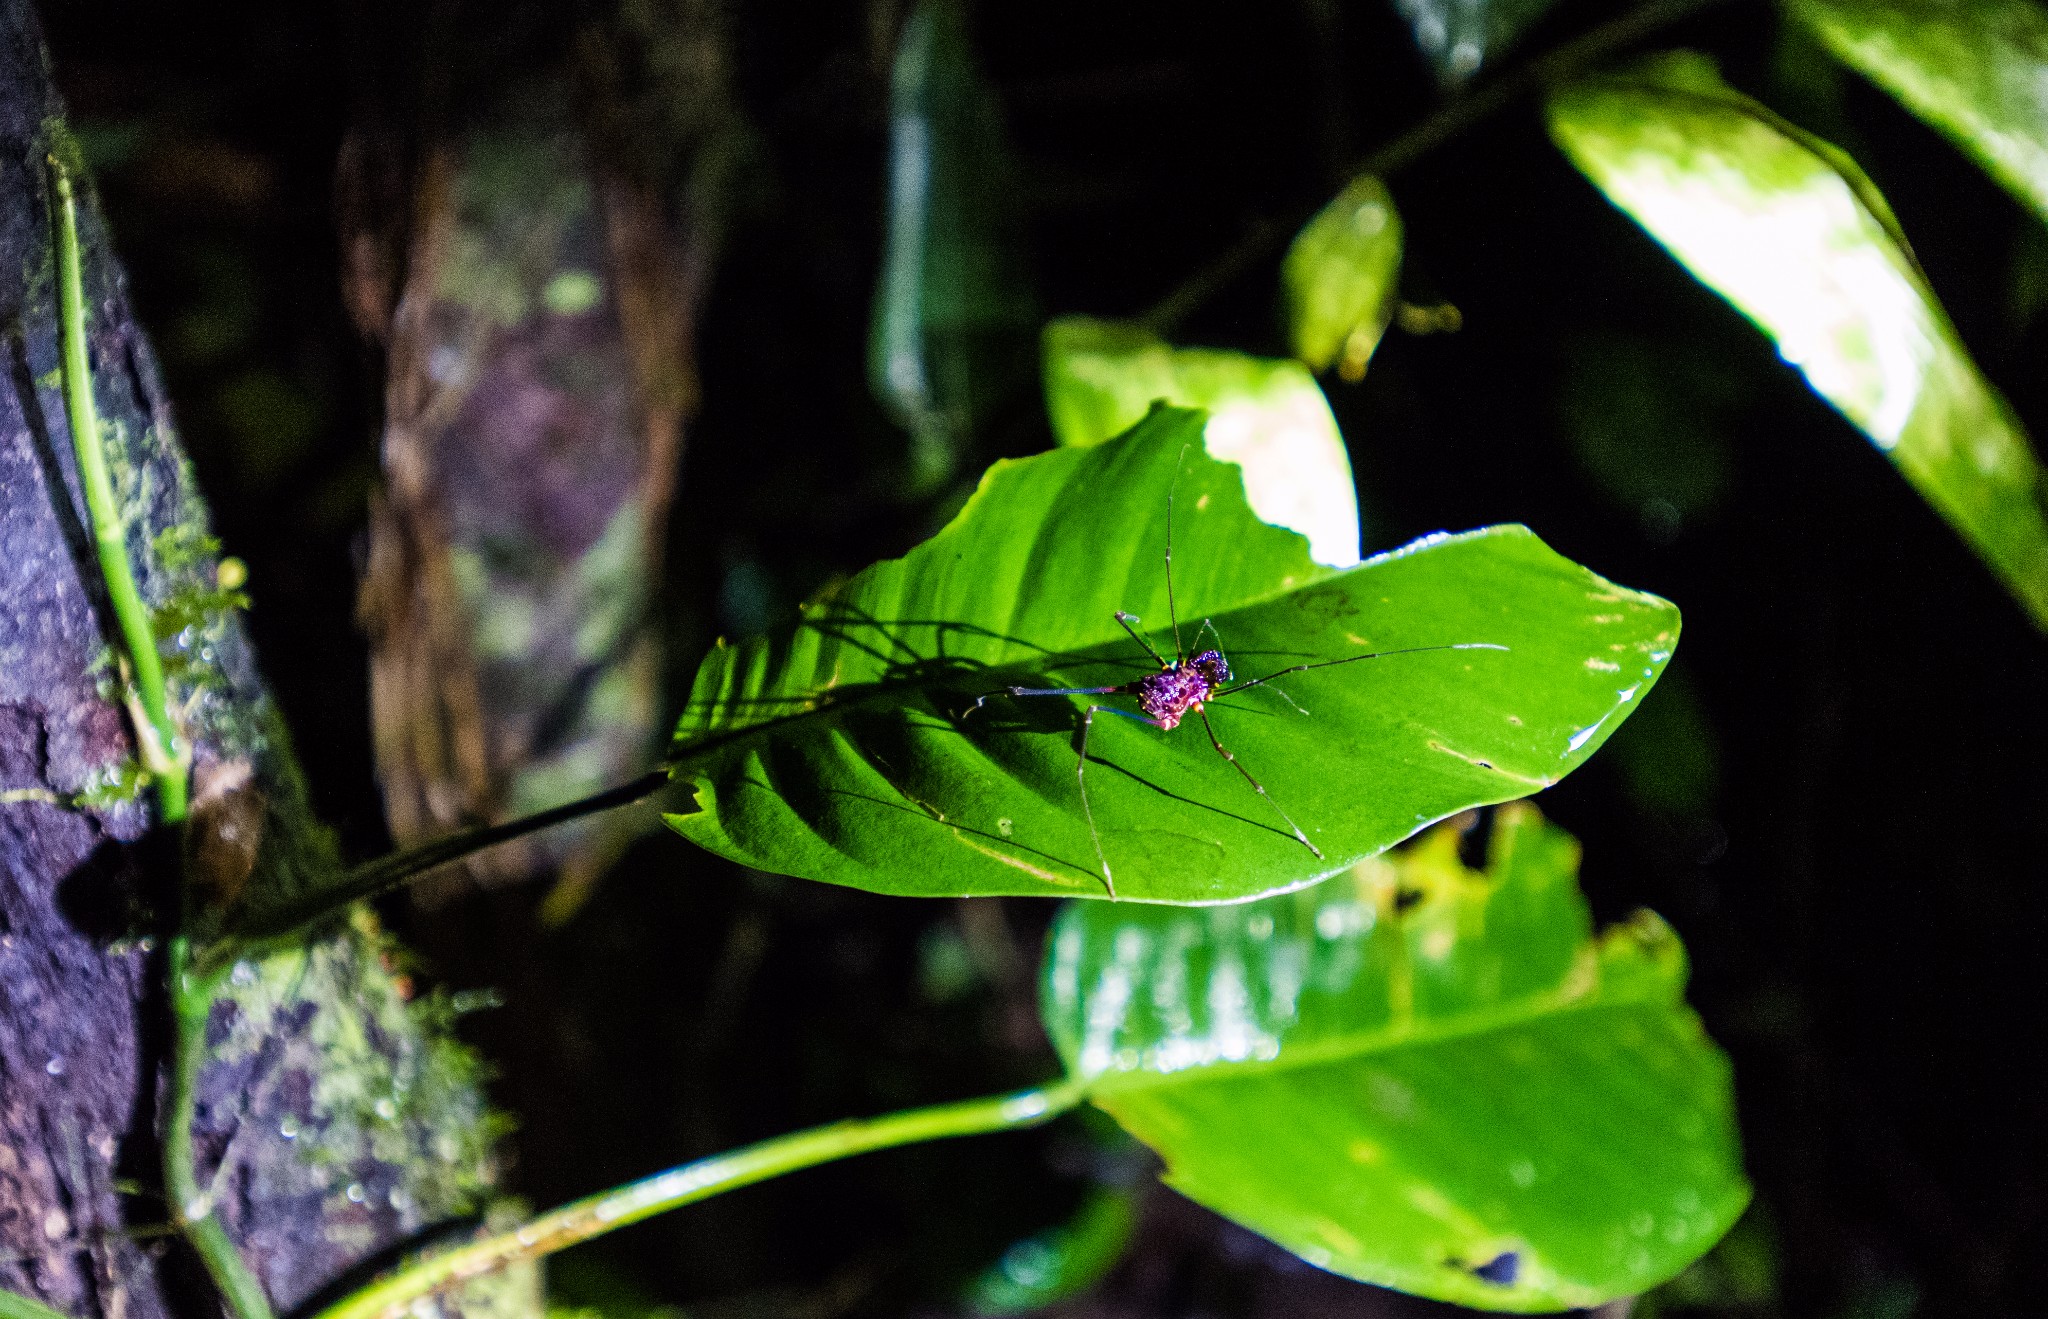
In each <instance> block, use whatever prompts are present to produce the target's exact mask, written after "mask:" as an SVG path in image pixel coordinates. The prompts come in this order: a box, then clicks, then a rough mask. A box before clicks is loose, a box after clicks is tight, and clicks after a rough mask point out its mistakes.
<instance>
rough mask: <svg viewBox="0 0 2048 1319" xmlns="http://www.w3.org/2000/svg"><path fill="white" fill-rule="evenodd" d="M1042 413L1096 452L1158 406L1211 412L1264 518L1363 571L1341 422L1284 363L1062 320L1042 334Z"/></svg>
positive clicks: (1213, 438)
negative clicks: (1358, 565) (1094, 446)
mask: <svg viewBox="0 0 2048 1319" xmlns="http://www.w3.org/2000/svg"><path fill="white" fill-rule="evenodd" d="M1043 344H1044V354H1045V406H1046V411H1047V413H1048V414H1049V415H1050V416H1051V418H1052V429H1053V434H1054V435H1055V436H1057V437H1058V439H1059V442H1060V443H1061V444H1063V445H1069V446H1086V445H1090V444H1100V443H1102V441H1104V440H1107V439H1109V438H1111V437H1112V436H1117V435H1121V434H1123V433H1124V432H1125V431H1127V430H1129V429H1130V428H1131V427H1133V426H1135V425H1137V424H1138V423H1139V422H1140V421H1142V420H1144V418H1145V414H1146V413H1148V412H1150V411H1151V410H1152V405H1153V404H1154V403H1156V402H1158V401H1159V400H1161V399H1164V400H1165V401H1166V402H1168V403H1172V404H1175V405H1177V406H1180V407H1188V408H1201V409H1202V410H1203V411H1205V412H1207V413H1208V414H1209V424H1208V426H1207V428H1206V429H1205V430H1204V431H1203V441H1204V442H1205V443H1206V444H1207V445H1208V448H1209V453H1210V455H1211V456H1212V457H1216V458H1221V459H1222V460H1223V461H1225V462H1231V463H1236V464H1238V465H1239V466H1240V467H1242V468H1243V469H1244V485H1245V494H1246V496H1247V497H1248V498H1249V499H1250V500H1251V506H1252V512H1254V513H1256V514H1257V515H1258V516H1259V518H1260V519H1261V520H1262V521H1265V522H1270V523H1272V524H1273V525H1274V526H1276V527H1286V528H1287V529H1288V530H1290V531H1298V532H1300V533H1301V534H1302V535H1304V536H1306V537H1308V550H1309V555H1310V557H1312V558H1314V559H1315V561H1316V562H1317V563H1322V564H1328V565H1329V566H1331V567H1334V568H1348V567H1350V566H1351V565H1352V564H1354V563H1357V562H1358V540H1359V536H1358V491H1357V489H1356V487H1355V486H1354V485H1353V483H1352V480H1351V456H1350V455H1349V454H1348V453H1346V452H1345V449H1344V437H1343V436H1342V435H1340V434H1339V433H1338V432H1337V418H1336V417H1334V416H1333V415H1331V413H1330V404H1329V402H1328V400H1326V399H1325V398H1324V397H1323V391H1322V390H1321V389H1319V388H1317V387H1316V382H1315V378H1314V377H1313V376H1311V375H1309V373H1308V372H1307V371H1305V370H1303V369H1302V366H1301V363H1299V362H1295V361H1290V360H1288V359H1286V358H1271V357H1251V356H1247V355H1246V354H1244V353H1233V352H1228V351H1225V350H1222V349H1217V348H1175V347H1173V346H1172V345H1171V344H1169V343H1167V342H1166V341H1165V340H1163V339H1160V338H1158V337H1156V336H1154V335H1153V334H1152V333H1150V332H1149V331H1147V330H1144V329H1141V328H1139V327H1137V326H1134V325H1126V324H1120V323H1118V322H1115V321H1098V320H1094V319H1091V318H1089V317H1086V316H1062V317H1060V318H1059V319H1058V320H1055V321H1053V322H1051V323H1050V324H1049V325H1047V326H1046V327H1045V335H1044V340H1043Z"/></svg>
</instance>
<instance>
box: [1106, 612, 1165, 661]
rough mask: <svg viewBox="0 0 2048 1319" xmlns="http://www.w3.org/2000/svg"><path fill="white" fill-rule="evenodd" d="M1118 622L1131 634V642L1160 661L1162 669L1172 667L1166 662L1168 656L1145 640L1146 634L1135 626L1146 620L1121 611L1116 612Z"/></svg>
mask: <svg viewBox="0 0 2048 1319" xmlns="http://www.w3.org/2000/svg"><path fill="white" fill-rule="evenodd" d="M1116 621H1117V622H1119V623H1121V624H1123V625H1124V631H1126V632H1128V633H1130V634H1131V640H1133V641H1135V642H1137V643H1138V644H1139V645H1141V646H1143V647H1144V648H1145V653H1146V654H1147V655H1150V656H1151V657H1152V658H1153V659H1155V660H1158V661H1159V667H1160V668H1162V669H1165V668H1170V667H1171V666H1170V665H1168V664H1167V662H1166V656H1164V655H1162V654H1160V653H1159V648H1158V647H1157V646H1154V645H1153V644H1152V643H1151V642H1149V641H1147V640H1146V639H1145V634H1144V633H1142V632H1140V631H1138V629H1137V627H1136V626H1135V625H1136V624H1138V623H1142V622H1144V621H1145V620H1144V619H1142V618H1140V617H1138V616H1137V615H1136V614H1127V613H1125V612H1124V611H1123V610H1121V609H1119V610H1117V611H1116Z"/></svg>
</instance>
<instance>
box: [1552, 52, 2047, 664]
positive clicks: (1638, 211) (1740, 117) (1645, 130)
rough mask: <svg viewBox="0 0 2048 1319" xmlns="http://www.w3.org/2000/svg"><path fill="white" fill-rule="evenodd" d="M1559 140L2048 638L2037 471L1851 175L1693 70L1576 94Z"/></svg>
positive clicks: (1606, 83)
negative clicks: (1848, 426) (1764, 342)
mask: <svg viewBox="0 0 2048 1319" xmlns="http://www.w3.org/2000/svg"><path fill="white" fill-rule="evenodd" d="M1550 128H1551V133H1552V135H1553V136H1554V137H1555V138H1556V139H1557V142H1558V144H1559V145H1560V146H1562V147H1563V148H1564V150H1565V153H1566V154H1567V155H1569V156H1570V157H1571V158H1572V161H1573V162H1574V163H1575V164H1577V165H1578V167H1579V168H1580V169H1581V170H1583V171H1584V172H1585V173H1586V175H1587V177H1588V178H1590V179H1592V180H1593V182H1594V183H1595V184H1597V185H1598V186H1599V187H1600V189H1601V190H1602V191H1603V192H1605V193H1606V194H1607V196H1608V199H1609V200H1611V201H1612V202H1614V203H1615V205H1617V206H1619V207H1620V208H1621V209H1622V210H1624V211H1626V212H1627V213H1628V214H1629V215H1630V216H1632V217H1633V218H1634V219H1635V220H1636V221H1637V222H1638V223H1640V224H1641V225H1642V226H1643V227H1644V228H1645V229H1647V230H1649V232H1650V234H1651V235H1652V236H1653V237H1654V238H1656V239H1657V241H1658V242H1660V243H1662V244H1663V245H1664V246H1665V247H1666V248H1667V249H1669V250H1670V252H1671V253H1672V255H1673V256H1675V257H1677V258H1678V260H1679V261H1681V262H1682V263H1684V264H1685V266H1686V267H1687V268H1688V269H1690V270H1691V271H1692V272H1693V274H1694V275H1696V276H1698V277H1699V278H1700V280H1701V281H1702V282H1704V283H1705V284H1706V285H1707V286H1708V287H1710V288H1712V289H1714V290H1715V291H1716V292H1718V293H1720V294H1721V295H1722V296H1723V297H1725V298H1727V299H1728V300H1729V301H1730V302H1732V303H1734V304H1735V306H1736V307H1737V308H1739V309H1740V310H1741V311H1742V312H1743V314H1744V315H1746V316H1748V317H1749V318H1750V319H1751V320H1752V321H1754V322H1755V323H1756V324H1757V325H1758V327H1759V328H1761V329H1762V330H1763V331H1764V332H1765V333H1766V334H1768V335H1770V336H1771V337H1772V338H1773V339H1774V340H1776V341H1777V344H1778V351H1779V353H1780V355H1781V356H1783V357H1784V359H1785V360H1786V361H1787V362H1790V363H1791V364H1792V365H1794V366H1796V367H1798V368H1799V370H1800V371H1801V372H1802V373H1804V375H1805V376H1806V379H1807V382H1808V383H1809V384H1811V385H1812V386H1813V388H1814V390H1815V392H1817V393H1818V394H1820V395H1821V397H1823V398H1825V399H1827V400H1828V402H1830V403H1832V404H1833V405H1834V406H1835V407H1836V408H1837V409H1838V410H1839V411H1840V412H1841V413H1842V415H1844V416H1845V417H1847V418H1848V419H1849V420H1850V421H1852V422H1854V423H1855V424H1856V425H1857V426H1858V427H1860V428H1861V429H1862V430H1863V432H1864V433H1865V434H1866V435H1868V436H1869V437H1870V439H1871V441H1872V442H1873V443H1875V444H1876V445H1877V447H1878V448H1879V449H1880V450H1881V451H1882V452H1883V453H1884V454H1885V455H1886V456H1887V457H1889V458H1890V459H1891V460H1892V462H1893V463H1895V464H1896V465H1897V466H1898V468H1899V470H1900V471H1901V472H1902V473H1903V474H1904V475H1905V477H1906V479H1907V480H1909V481H1911V482H1912V483H1913V485H1914V486H1915V487H1916V488H1917V489H1918V490H1919V491H1920V493H1921V494H1922V495H1923V496H1925V497H1926V499H1927V501H1928V502H1929V503H1931V504H1932V505H1934V507H1935V508H1936V509H1937V510H1938V511H1939V512H1940V513H1941V514H1942V516H1943V517H1945V518H1947V519H1948V521H1949V523H1950V524H1951V525H1953V526H1954V527H1955V528H1956V530H1957V531H1958V532H1960V533H1961V534H1962V536H1963V538H1964V539H1965V540H1966V541H1968V542H1969V543H1970V545H1971V547H1972V548H1973V549H1975V550H1976V552H1977V553H1978V555H1979V556H1981V557H1982V558H1983V559H1984V561H1985V562H1986V563H1987V564H1989V565H1990V567H1991V569H1992V571H1994V572H1995V573H1997V574H1998V576H1999V577H2000V578H2001V579H2003V580H2004V582H2005V584H2006V586H2007V587H2008V588H2009V589H2010V590H2011V591H2012V592H2013V594H2014V595H2016V596H2017V597H2018V598H2019V599H2020V601H2021V603H2023V604H2024V605H2025V606H2026V607H2027V609H2028V610H2029V611H2031V612H2032V614H2033V615H2034V618H2035V621H2036V622H2037V623H2043V624H2048V520H2044V518H2043V516H2042V509H2041V505H2040V503H2039V496H2038V493H2037V492H2038V491H2039V489H2040V485H2041V469H2040V465H2039V464H2038V463H2037V462H2036V461H2035V458H2034V454H2033V450H2032V448H2031V447H2030V446H2029V444H2028V441H2027V437H2026V434H2025V432H2024V431H2023V430H2022V429H2021V427H2020V424H2019V421H2018V420H2017V419H2016V418H2015V417H2014V416H2013V413H2012V410H2011V409H2010V408H2009V407H2008V406H2007V405H2006V402H2005V400H2004V399H2003V398H2001V397H2000V396H1999V394H1998V392H1997V391H1996V390H1995V389H1993V388H1992V387H1991V385H1990V384H1989V383H1988V382H1987V381H1986V380H1985V379H1984V377H1983V375H1982V374H1980V373H1979V372H1978V370H1977V366H1976V364H1975V363H1974V362H1973V361H1971V359H1970V356H1969V354H1968V353H1967V352H1966V351H1965V350H1964V348H1963V346H1962V343H1961V341H1960V340H1959V339H1958V338H1957V337H1956V332H1955V327H1954V326H1952V325H1951V324H1949V321H1948V317H1947V316H1946V314H1944V313H1943V311H1942V309H1941V306H1940V304H1939V303H1938V302H1937V301H1936V300H1935V298H1934V294H1933V292H1932V291H1931V290H1930V289H1929V288H1928V286H1927V281H1926V278H1925V276H1924V275H1923V274H1922V273H1921V271H1920V268H1919V265H1918V264H1917V263H1916V262H1915V261H1914V259H1913V255H1912V252H1911V250H1910V249H1909V248H1908V247H1907V245H1906V242H1905V238H1904V236H1903V235H1902V234H1901V233H1900V232H1899V228H1898V222H1897V220H1896V219H1895V218H1894V217H1893V216H1892V214H1891V211H1890V208H1889V207H1887V206H1886V205H1885V203H1884V199H1883V198H1882V197H1881V196H1880V195H1879V194H1878V192H1877V190H1876V188H1875V187H1874V186H1872V185H1871V183H1870V181H1869V180H1868V179H1867V178H1865V177H1864V175H1863V173H1862V172H1861V171H1860V170H1858V169H1857V168H1856V166H1855V164H1854V162H1852V161H1850V160H1849V159H1848V157H1846V156H1845V155H1843V154H1842V153H1841V152H1839V151H1837V150H1835V149H1834V148H1833V147H1831V146H1829V145H1828V144H1827V143H1825V142H1822V141H1820V140H1818V139H1817V138H1814V137H1811V136H1809V135H1807V134H1804V133H1802V132H1800V131H1799V130H1798V129H1796V128H1794V127H1792V126H1791V125H1790V124H1787V123H1786V122H1785V121H1784V120H1782V119H1780V118H1778V117H1777V116H1776V115H1774V114H1772V113H1771V112H1770V111H1769V110H1766V109H1765V108H1763V107H1762V106H1760V105H1758V104H1757V103H1756V102H1754V101H1751V100H1749V99H1748V98H1747V97H1744V96H1742V95H1740V94H1738V93H1736V92H1734V91H1732V90H1730V89H1729V88H1728V87H1727V86H1726V85H1724V84H1723V83H1722V82H1721V81H1720V79H1719V77H1718V76H1717V75H1716V74H1715V73H1714V71H1713V69H1712V66H1711V65H1709V64H1708V63H1707V61H1705V60H1704V59H1702V58H1701V57H1699V56H1695V55H1675V56H1667V57H1664V58H1662V59H1658V60H1653V61H1649V62H1646V63H1645V64H1642V65H1640V66H1638V67H1637V68H1636V69H1635V70H1634V71H1632V72H1628V73H1623V74H1620V75H1616V76H1612V77H1605V78H1599V79H1595V80H1590V81H1586V82H1581V83H1577V84H1574V85H1572V86H1569V87H1566V88H1565V89H1563V90H1561V91H1560V92H1558V93H1557V94H1555V95H1554V96H1553V97H1552V99H1551V102H1550Z"/></svg>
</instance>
